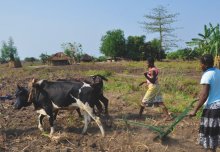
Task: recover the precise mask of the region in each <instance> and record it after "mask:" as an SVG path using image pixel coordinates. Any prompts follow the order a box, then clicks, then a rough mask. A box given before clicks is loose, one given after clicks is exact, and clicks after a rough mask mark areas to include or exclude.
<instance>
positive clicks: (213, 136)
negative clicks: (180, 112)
mask: <svg viewBox="0 0 220 152" xmlns="http://www.w3.org/2000/svg"><path fill="white" fill-rule="evenodd" d="M199 144H200V145H203V147H204V148H206V149H207V148H208V149H215V148H217V147H218V145H220V109H203V113H202V117H201V122H200V128H199Z"/></svg>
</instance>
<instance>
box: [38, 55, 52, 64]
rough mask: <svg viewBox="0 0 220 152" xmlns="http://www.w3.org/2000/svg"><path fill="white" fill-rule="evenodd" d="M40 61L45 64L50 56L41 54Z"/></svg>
mask: <svg viewBox="0 0 220 152" xmlns="http://www.w3.org/2000/svg"><path fill="white" fill-rule="evenodd" d="M39 57H40V60H41V61H42V63H43V64H45V63H47V59H48V58H49V57H50V55H47V54H44V53H41V55H40V56H39Z"/></svg>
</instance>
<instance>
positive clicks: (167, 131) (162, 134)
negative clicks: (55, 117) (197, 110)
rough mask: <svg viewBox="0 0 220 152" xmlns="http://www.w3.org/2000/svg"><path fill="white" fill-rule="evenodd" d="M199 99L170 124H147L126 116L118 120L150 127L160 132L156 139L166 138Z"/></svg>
mask: <svg viewBox="0 0 220 152" xmlns="http://www.w3.org/2000/svg"><path fill="white" fill-rule="evenodd" d="M196 101H197V99H196V100H193V101H192V102H191V103H190V104H189V106H187V107H186V108H185V109H184V111H183V112H182V113H181V114H180V115H179V116H177V117H176V118H175V119H174V121H173V122H172V123H171V124H170V125H168V126H153V125H146V124H144V123H139V122H135V121H130V120H127V119H126V118H123V119H118V120H122V121H124V122H125V123H126V124H129V125H134V126H139V127H144V128H148V129H150V130H153V131H155V132H157V133H158V135H157V136H156V137H155V139H158V138H159V139H164V138H165V137H166V136H167V135H168V134H170V133H171V132H172V131H173V129H174V128H175V126H176V125H177V124H178V123H179V122H180V121H181V120H183V118H185V117H186V116H187V114H188V112H189V111H190V110H191V108H192V106H193V104H194V103H195V102H196Z"/></svg>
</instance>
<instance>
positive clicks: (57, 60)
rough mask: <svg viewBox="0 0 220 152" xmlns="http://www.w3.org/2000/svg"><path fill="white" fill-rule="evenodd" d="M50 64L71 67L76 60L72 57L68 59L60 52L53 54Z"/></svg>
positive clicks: (49, 60)
mask: <svg viewBox="0 0 220 152" xmlns="http://www.w3.org/2000/svg"><path fill="white" fill-rule="evenodd" d="M47 61H48V63H49V64H50V65H55V66H56V65H70V64H73V63H74V62H75V60H74V59H73V58H71V57H68V56H67V55H66V54H64V53H63V52H58V53H55V54H53V55H52V56H51V57H49V58H48V60H47Z"/></svg>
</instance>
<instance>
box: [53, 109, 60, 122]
mask: <svg viewBox="0 0 220 152" xmlns="http://www.w3.org/2000/svg"><path fill="white" fill-rule="evenodd" d="M58 112H59V110H54V115H53V119H54V120H56V119H57V114H58Z"/></svg>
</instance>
